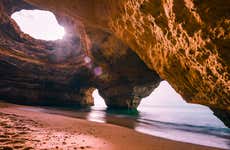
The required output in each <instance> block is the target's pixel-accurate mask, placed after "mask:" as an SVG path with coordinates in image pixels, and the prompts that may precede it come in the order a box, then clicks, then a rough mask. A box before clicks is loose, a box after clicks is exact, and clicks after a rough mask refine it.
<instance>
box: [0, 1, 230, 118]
mask: <svg viewBox="0 0 230 150" xmlns="http://www.w3.org/2000/svg"><path fill="white" fill-rule="evenodd" d="M2 2H4V0H3V1H2ZM10 2H11V4H16V3H17V5H18V6H21V5H22V3H23V4H24V5H23V6H25V5H28V4H27V3H29V4H30V7H37V8H41V9H46V10H50V11H52V12H54V13H55V14H56V15H57V16H58V20H59V21H60V22H62V23H61V24H64V25H66V26H67V27H70V30H71V33H72V34H71V35H72V36H71V37H70V39H71V38H75V39H78V41H79V43H81V46H82V47H81V48H80V53H79V54H81V55H76V56H74V57H72V59H68V60H66V61H64V62H58V63H54V64H50V62H49V59H48V60H47V55H46V54H39V57H36V58H35V57H31V55H26V53H24V52H23V53H22V54H20V55H18V54H17V55H15V54H12V52H9V51H7V50H6V49H5V47H3V46H1V49H3V50H2V51H1V53H3V52H4V53H5V55H7V56H12V57H11V58H12V59H14V60H17V59H21V60H23V61H26V62H28V63H31V64H32V65H35V64H36V65H41V64H43V66H44V64H45V65H47V64H49V65H47V66H49V67H54V68H55V69H56V70H59V71H60V72H62V71H63V69H60V67H62V68H65V69H66V71H65V73H66V74H65V75H64V74H61V73H57V75H56V76H57V77H58V76H61V77H63V80H62V81H63V82H64V83H65V84H66V87H68V88H69V87H71V88H72V87H75V86H70V85H72V84H73V83H79V82H80V81H81V82H82V79H84V81H87V82H84V83H81V84H80V86H79V87H78V90H77V91H87V92H83V94H80V95H90V94H89V91H92V90H90V89H91V88H92V87H96V88H98V89H99V92H100V94H101V95H102V96H103V97H104V98H105V101H106V103H107V105H109V106H111V107H113V106H114V107H123V106H125V107H127V106H128V107H129V106H130V105H131V107H136V106H137V105H138V103H139V102H140V99H141V98H142V97H144V96H147V95H148V94H149V93H150V92H151V91H152V90H153V89H154V88H155V87H157V85H158V84H159V82H160V81H161V78H162V79H165V80H167V81H168V82H169V83H170V84H171V85H172V87H173V88H174V89H175V90H176V91H177V92H178V93H180V94H181V95H182V97H183V98H184V99H185V100H186V101H187V102H190V103H198V104H203V105H206V106H209V107H210V108H212V109H213V110H214V111H215V110H218V113H216V114H218V115H219V114H223V113H221V112H225V114H224V115H222V116H227V117H224V118H227V119H228V117H229V115H228V114H229V113H228V112H229V111H230V80H229V77H230V75H229V72H230V71H229V70H230V69H229V65H230V53H229V48H230V1H226V0H219V1H217V0H203V1H199V0H135V1H134V0H100V1H98V0H84V1H83V0H74V1H73V0H65V1H61V0H25V1H17V2H16V1H15V0H11V1H10ZM26 2H27V3H26ZM8 5H10V3H9V1H8ZM31 5H33V6H31ZM4 8H6V7H5V6H4V5H2V6H1V12H5V10H4ZM9 8H10V7H9ZM20 8H22V7H20ZM13 10H15V9H11V11H13ZM11 13H12V12H11ZM3 16H4V15H3ZM2 18H4V17H2ZM6 18H7V15H6ZM63 20H64V21H63ZM67 20H71V21H67ZM19 34H20V33H19ZM20 35H21V34H20ZM2 38H3V39H4V38H5V37H4V36H3V37H2ZM10 40H12V39H10ZM31 40H33V39H31ZM73 41H74V40H73ZM75 41H76V40H75ZM33 42H37V41H33ZM22 43H23V42H22ZM24 43H25V42H24ZM46 44H47V43H46ZM74 44H76V43H74V42H73V43H71V42H70V44H69V47H68V48H69V49H71V47H72V46H73V45H74ZM44 45H45V44H44V43H40V46H39V48H41V49H45V50H43V51H46V47H44ZM48 45H50V43H48ZM51 45H52V44H51ZM37 47H38V46H37ZM51 47H52V46H51ZM23 48H24V47H20V48H17V50H20V52H21V50H22V51H23ZM43 51H42V52H43ZM9 53H10V54H9ZM40 53H41V52H40ZM2 55H3V54H2ZM33 56H34V55H33ZM40 56H43V57H42V58H41V57H40ZM86 56H87V57H90V58H91V59H92V60H93V64H92V66H93V68H90V69H89V66H86V67H85V65H84V61H83V60H84V58H85V57H86ZM137 56H138V57H137ZM19 57H20V58H19ZM76 58H77V60H82V62H83V65H82V66H83V67H79V66H81V65H77V63H79V61H76ZM80 58H83V59H80ZM139 58H140V59H139ZM142 61H143V62H144V63H142ZM74 62H75V63H74ZM80 62H81V61H80ZM80 64H81V63H80ZM98 66H99V67H100V68H97V67H98ZM146 66H148V68H149V69H150V70H149V69H148V68H147V67H146ZM41 68H42V67H41ZM45 68H47V67H45ZM58 68H59V69H58ZM79 68H81V69H79ZM82 68H84V69H82ZM95 69H96V73H97V74H98V72H100V73H99V74H100V75H99V76H98V75H96V76H95ZM28 70H30V69H28ZM40 70H41V69H40ZM49 70H50V69H47V70H46V71H44V72H47V71H49ZM73 70H75V71H73ZM76 70H77V71H76ZM92 70H94V71H92ZM158 75H159V76H160V77H159V76H158ZM76 76H79V77H80V78H79V77H76ZM45 77H46V78H48V75H47V76H45ZM61 77H60V78H61ZM67 77H68V78H67ZM46 78H44V79H46ZM44 79H43V78H42V79H41V80H44ZM65 79H68V80H65ZM50 80H53V79H50ZM56 81H57V82H59V81H60V79H58V78H57V80H55V83H56ZM67 81H68V82H67ZM70 83H71V84H70ZM71 88H70V89H71ZM38 91H39V90H38ZM51 91H52V90H51ZM70 91H71V90H70ZM140 91H142V92H140ZM72 93H77V92H76V91H74V92H72ZM86 93H87V94H86ZM119 93H120V94H119ZM67 95H68V94H67ZM54 97H55V96H54ZM119 97H120V98H119ZM121 97H122V99H124V100H120V99H121ZM83 99H85V98H83ZM130 99H131V100H130ZM137 99H138V100H137ZM85 101H86V102H88V101H87V100H85ZM84 104H85V103H84ZM216 112H217V111H216ZM226 114H227V115H226ZM219 116H220V115H219ZM223 120H224V119H223Z"/></svg>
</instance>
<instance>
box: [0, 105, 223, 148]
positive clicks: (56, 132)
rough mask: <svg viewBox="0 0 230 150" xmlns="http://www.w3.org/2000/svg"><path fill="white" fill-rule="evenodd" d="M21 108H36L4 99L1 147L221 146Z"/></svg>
mask: <svg viewBox="0 0 230 150" xmlns="http://www.w3.org/2000/svg"><path fill="white" fill-rule="evenodd" d="M20 107H25V108H29V109H32V108H35V107H33V106H24V105H22V106H20V105H14V104H8V103H1V102H0V120H1V122H0V150H1V148H2V149H3V148H4V147H8V148H12V149H16V148H19V149H20V148H21V149H26V148H27V149H32V148H33V149H86V150H99V149H100V150H123V149H124V150H153V149H154V150H168V149H170V150H178V149H187V150H189V149H191V150H204V149H206V150H217V149H220V148H213V147H207V146H201V145H195V144H190V143H183V142H178V141H172V140H168V139H164V138H160V137H155V136H151V135H146V134H143V133H139V132H136V131H134V130H132V129H128V128H125V127H120V126H116V125H112V124H106V123H97V122H90V121H86V120H83V119H77V118H72V117H67V116H62V115H57V114H48V113H44V112H35V111H30V110H29V109H28V110H22V109H18V108H20Z"/></svg>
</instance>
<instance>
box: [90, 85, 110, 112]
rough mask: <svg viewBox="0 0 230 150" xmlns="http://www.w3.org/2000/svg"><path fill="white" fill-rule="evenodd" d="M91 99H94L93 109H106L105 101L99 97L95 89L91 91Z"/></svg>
mask: <svg viewBox="0 0 230 150" xmlns="http://www.w3.org/2000/svg"><path fill="white" fill-rule="evenodd" d="M92 96H93V99H94V106H93V107H100V108H106V107H107V106H106V104H105V100H104V99H103V98H102V97H101V96H100V94H99V92H98V89H95V90H94V91H93V94H92Z"/></svg>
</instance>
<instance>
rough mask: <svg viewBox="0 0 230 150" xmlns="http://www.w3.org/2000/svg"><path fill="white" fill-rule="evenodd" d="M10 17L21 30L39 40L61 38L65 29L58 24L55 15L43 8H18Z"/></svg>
mask: <svg viewBox="0 0 230 150" xmlns="http://www.w3.org/2000/svg"><path fill="white" fill-rule="evenodd" d="M11 18H12V19H13V20H15V22H16V23H17V24H18V26H19V27H20V29H21V31H22V32H24V33H26V34H29V35H30V36H31V37H33V38H35V39H40V40H47V41H54V40H58V39H62V38H63V36H64V35H65V29H64V27H62V26H61V25H59V24H58V21H57V19H56V17H55V15H54V14H53V13H52V12H50V11H44V10H24V9H23V10H20V11H17V12H14V13H13V14H12V15H11Z"/></svg>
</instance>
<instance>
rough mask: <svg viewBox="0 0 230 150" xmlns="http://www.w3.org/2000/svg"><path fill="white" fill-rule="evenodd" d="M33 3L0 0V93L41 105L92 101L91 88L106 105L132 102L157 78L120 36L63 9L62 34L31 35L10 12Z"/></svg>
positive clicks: (155, 83) (154, 84)
mask: <svg viewBox="0 0 230 150" xmlns="http://www.w3.org/2000/svg"><path fill="white" fill-rule="evenodd" d="M21 9H38V8H37V7H36V6H32V5H30V4H28V3H25V2H23V1H18V0H10V1H9V0H3V1H0V12H1V16H0V41H1V43H0V75H1V76H0V98H1V99H7V100H8V101H13V102H18V103H27V104H42V105H77V106H79V105H81V106H89V105H92V104H93V97H92V92H93V91H94V89H95V88H97V89H98V90H99V92H100V94H101V95H102V96H103V97H104V99H105V102H106V104H107V105H108V106H109V107H120V108H136V107H137V106H138V104H139V102H140V100H141V98H143V97H146V96H148V95H149V94H150V93H151V92H152V91H153V90H154V89H155V88H156V87H157V86H158V84H159V83H160V81H161V80H162V79H161V78H160V77H159V75H158V74H157V73H156V72H155V71H152V70H150V69H149V68H148V67H147V66H146V65H145V64H144V63H143V62H142V61H141V59H140V58H139V57H138V56H137V55H136V54H135V53H134V52H133V51H132V50H131V48H130V47H128V46H127V45H126V44H125V43H124V42H122V41H121V40H120V39H118V38H117V37H115V36H114V35H112V34H111V33H109V32H108V31H105V30H102V29H98V28H96V27H93V26H91V27H85V25H84V24H83V23H82V22H81V20H79V21H77V20H75V19H74V18H71V17H70V16H68V15H66V14H64V13H63V14H60V15H57V19H58V20H59V23H60V24H62V25H63V26H65V29H66V32H67V33H66V36H65V37H64V39H62V40H57V41H42V40H35V39H33V38H31V37H30V36H29V35H27V34H25V33H22V32H21V31H20V29H19V27H18V26H17V24H16V23H15V22H14V21H13V20H12V19H11V18H10V15H11V14H12V13H13V12H14V11H17V10H21Z"/></svg>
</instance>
